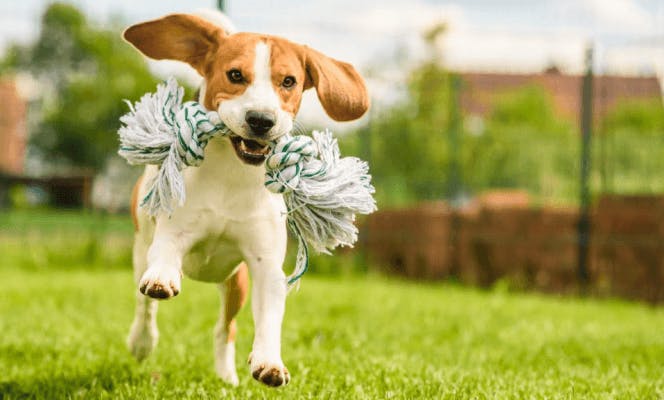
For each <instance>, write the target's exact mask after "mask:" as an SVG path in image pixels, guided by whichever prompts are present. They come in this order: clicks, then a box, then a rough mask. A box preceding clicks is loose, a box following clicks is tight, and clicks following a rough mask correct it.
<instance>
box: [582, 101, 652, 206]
mask: <svg viewBox="0 0 664 400" xmlns="http://www.w3.org/2000/svg"><path fill="white" fill-rule="evenodd" d="M594 150H595V151H594V155H593V157H594V159H593V160H594V162H595V164H596V165H597V168H596V171H595V174H594V180H595V182H596V186H597V187H599V188H601V190H602V191H604V192H613V193H624V194H635V193H642V194H652V193H661V192H664V180H663V179H662V171H664V107H662V102H661V100H652V101H630V102H624V103H622V104H619V105H618V106H616V108H614V109H613V110H612V111H611V112H609V114H608V115H607V116H606V118H605V120H604V121H603V123H602V124H601V130H600V132H599V135H598V136H597V140H596V144H595V149H594Z"/></svg>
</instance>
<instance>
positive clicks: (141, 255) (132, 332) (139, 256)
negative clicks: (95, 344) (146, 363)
mask: <svg viewBox="0 0 664 400" xmlns="http://www.w3.org/2000/svg"><path fill="white" fill-rule="evenodd" d="M147 249H148V245H147V244H146V243H145V240H144V238H141V237H140V235H139V234H138V233H137V234H136V239H135V243H134V253H133V261H134V280H135V281H136V283H138V281H139V280H140V279H141V276H142V275H143V273H144V272H145V269H146V268H147ZM158 339H159V330H158V328H157V300H155V299H152V298H150V297H148V296H144V295H143V294H142V293H141V292H139V291H138V290H136V311H135V315H134V322H133V323H132V324H131V328H130V329H129V336H128V337H127V346H128V347H129V351H131V353H132V354H133V355H134V357H136V359H137V360H138V361H142V360H143V359H144V358H146V357H147V356H148V355H149V354H150V352H152V350H153V349H154V347H155V346H156V345H157V340H158Z"/></svg>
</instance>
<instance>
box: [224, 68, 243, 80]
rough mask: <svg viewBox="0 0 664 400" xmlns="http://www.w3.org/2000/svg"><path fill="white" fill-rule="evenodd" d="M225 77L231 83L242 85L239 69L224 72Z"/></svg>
mask: <svg viewBox="0 0 664 400" xmlns="http://www.w3.org/2000/svg"><path fill="white" fill-rule="evenodd" d="M226 76H227V77H228V80H229V81H231V82H232V83H242V82H243V81H244V76H242V72H240V70H239V69H232V70H230V71H228V72H226Z"/></svg>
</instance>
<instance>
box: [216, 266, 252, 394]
mask: <svg viewBox="0 0 664 400" xmlns="http://www.w3.org/2000/svg"><path fill="white" fill-rule="evenodd" d="M219 288H220V291H221V297H222V302H223V304H222V306H221V312H220V315H219V321H217V324H216V326H215V328H214V363H215V370H216V371H217V375H219V377H220V378H221V379H222V380H224V381H225V382H228V383H230V384H231V385H237V384H238V383H239V380H238V377H237V371H236V369H235V335H236V333H237V326H236V323H235V316H236V315H237V313H238V312H239V311H240V309H241V308H242V306H243V305H244V303H245V301H246V300H247V293H248V291H249V273H248V271H247V265H246V264H244V263H242V264H240V266H239V267H238V269H237V271H236V272H235V273H234V274H233V275H232V276H230V277H229V278H228V279H227V280H226V281H225V282H223V283H221V284H220V285H219Z"/></svg>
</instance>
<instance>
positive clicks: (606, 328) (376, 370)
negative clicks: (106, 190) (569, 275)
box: [0, 216, 664, 399]
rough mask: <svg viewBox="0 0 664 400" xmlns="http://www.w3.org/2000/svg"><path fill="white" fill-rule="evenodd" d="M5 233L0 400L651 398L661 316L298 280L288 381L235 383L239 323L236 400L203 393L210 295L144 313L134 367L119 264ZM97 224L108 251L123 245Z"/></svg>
mask: <svg viewBox="0 0 664 400" xmlns="http://www.w3.org/2000/svg"><path fill="white" fill-rule="evenodd" d="M8 220H11V218H7V217H3V216H0V240H2V241H3V243H0V245H1V247H0V248H1V249H2V250H3V254H4V255H5V260H3V261H2V262H1V263H0V271H2V275H3V279H2V282H3V289H2V291H0V315H1V317H0V332H2V335H1V336H0V398H2V399H14V398H45V399H57V398H95V399H97V398H109V399H110V398H112V399H122V398H126V399H134V398H137V399H153V398H154V399H167V398H168V399H170V398H173V399H182V398H192V399H193V398H196V399H198V398H219V397H222V398H237V399H246V398H294V399H301V398H329V399H341V398H344V399H345V398H352V399H355V398H359V399H362V398H366V399H382V398H404V399H414V398H435V399H438V398H449V399H463V398H479V399H483V398H496V399H509V398H528V399H530V398H574V399H577V398H596V399H607V398H629V399H637V398H638V399H648V398H653V399H655V398H664V334H663V333H662V332H664V311H663V310H662V309H658V308H652V307H649V306H647V305H644V304H639V303H630V302H624V301H616V300H589V299H576V298H557V297H551V296H543V295H536V294H523V293H510V292H506V291H504V290H501V289H500V288H497V289H495V290H490V291H483V290H477V289H472V288H466V287H461V286H457V285H453V284H445V283H440V284H422V283H412V282H403V281H399V280H395V279H387V278H383V277H378V276H374V275H367V276H350V277H340V276H337V277H330V276H324V275H316V274H310V275H306V276H305V277H304V280H303V282H302V285H301V289H300V290H299V291H298V292H294V293H292V294H291V295H290V296H289V298H288V304H287V309H286V318H285V321H284V329H283V332H284V333H283V358H284V361H285V363H286V365H287V366H288V368H289V370H290V372H291V375H292V377H293V380H292V381H291V383H290V384H289V385H288V386H286V387H285V388H280V389H276V390H275V389H270V388H265V387H263V386H261V385H260V384H258V383H257V382H255V381H254V380H253V379H252V378H251V377H250V374H249V370H248V366H247V365H246V363H245V360H246V357H247V355H248V353H249V351H250V345H251V336H252V329H253V328H252V323H251V315H250V312H249V308H248V307H245V309H244V310H243V311H242V313H241V315H240V319H239V337H238V359H237V364H238V373H239V375H240V380H241V382H240V386H239V387H238V388H232V387H228V386H226V385H224V384H223V383H221V382H220V381H219V380H217V378H216V377H215V374H214V371H213V367H212V366H213V358H212V329H213V326H214V323H215V319H216V316H217V313H218V307H219V299H218V296H217V291H216V289H215V288H214V287H213V286H211V285H206V284H202V283H197V282H193V281H191V280H185V281H184V284H183V291H182V293H181V294H180V295H179V296H178V297H176V298H174V299H172V300H169V301H166V302H162V303H161V304H160V307H161V308H160V315H159V326H160V329H161V337H160V343H159V345H158V347H157V350H156V352H155V353H154V354H153V355H152V356H151V358H149V359H148V360H147V361H145V362H144V363H142V364H138V363H136V362H135V361H134V360H133V359H132V358H131V356H130V355H129V353H128V351H127V350H126V349H125V345H124V338H125V335H126V333H127V329H128V327H129V324H130V322H131V319H132V311H133V296H134V291H135V290H136V289H135V288H134V286H133V284H132V278H131V272H130V270H129V269H128V268H126V267H122V266H120V265H114V264H112V261H117V262H118V263H119V262H121V261H122V260H124V259H125V257H124V256H122V257H120V258H117V259H114V258H108V259H107V258H99V259H97V258H95V257H93V256H90V255H89V254H88V253H85V252H83V253H81V254H82V255H80V257H79V256H76V257H73V256H72V257H70V258H66V257H62V255H61V254H55V253H54V251H53V248H50V250H48V251H45V252H44V254H46V255H45V256H44V257H45V258H44V257H38V258H37V259H36V260H32V261H30V262H26V261H25V260H24V259H22V258H20V257H19V256H18V255H17V254H14V253H13V252H15V251H17V250H16V248H15V246H16V245H17V244H25V243H31V246H33V248H32V249H33V250H36V249H38V248H39V246H40V245H39V244H34V243H32V242H33V239H34V238H35V235H38V233H35V232H33V229H32V228H30V227H25V226H23V228H21V229H20V230H16V229H15V228H16V227H13V228H12V227H11V226H10V225H8V224H7V223H6V221H8ZM19 220H21V221H22V223H25V224H27V225H30V224H31V222H30V221H29V220H26V221H23V220H22V219H20V218H19ZM14 221H16V219H14ZM107 224H109V225H108V226H111V228H110V232H111V233H112V235H111V236H113V235H117V236H121V237H122V236H124V235H126V234H128V233H130V229H129V230H128V231H126V230H125V228H124V223H121V222H118V223H117V225H118V226H119V228H116V227H114V226H115V225H114V224H115V222H107ZM46 225H48V224H46ZM46 225H44V226H41V225H40V226H39V229H46V230H48V229H47V226H46ZM56 225H57V224H56ZM48 226H50V225H48ZM19 231H20V232H19ZM12 232H13V233H12ZM106 233H108V232H106ZM97 234H98V233H97ZM49 235H50V234H49ZM56 236H60V235H56ZM64 236H66V235H64ZM85 237H87V236H85ZM58 240H64V239H58ZM86 240H87V239H86ZM56 243H58V245H64V244H63V243H60V242H57V241H56ZM117 243H120V244H117ZM116 245H117V246H124V245H125V244H124V242H122V241H121V240H119V239H118V240H116ZM43 246H47V245H46V244H44V245H43ZM95 246H98V245H95ZM101 247H103V246H101ZM102 250H103V249H102ZM76 251H78V250H76ZM95 251H96V252H97V253H95V254H105V253H104V252H103V251H101V250H95ZM63 253H65V252H64V251H63ZM7 254H9V257H7ZM53 254H55V255H53ZM81 257H83V258H81ZM85 257H91V258H92V259H93V261H95V262H96V264H95V266H93V267H90V268H88V267H87V266H86V265H84V263H81V262H80V261H81V260H85V259H86V258H85ZM13 259H20V262H16V263H13V262H12V260H13ZM26 260H31V259H29V258H26ZM100 260H101V261H100ZM44 263H45V264H44ZM104 263H109V264H108V268H104V267H103V265H104Z"/></svg>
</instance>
